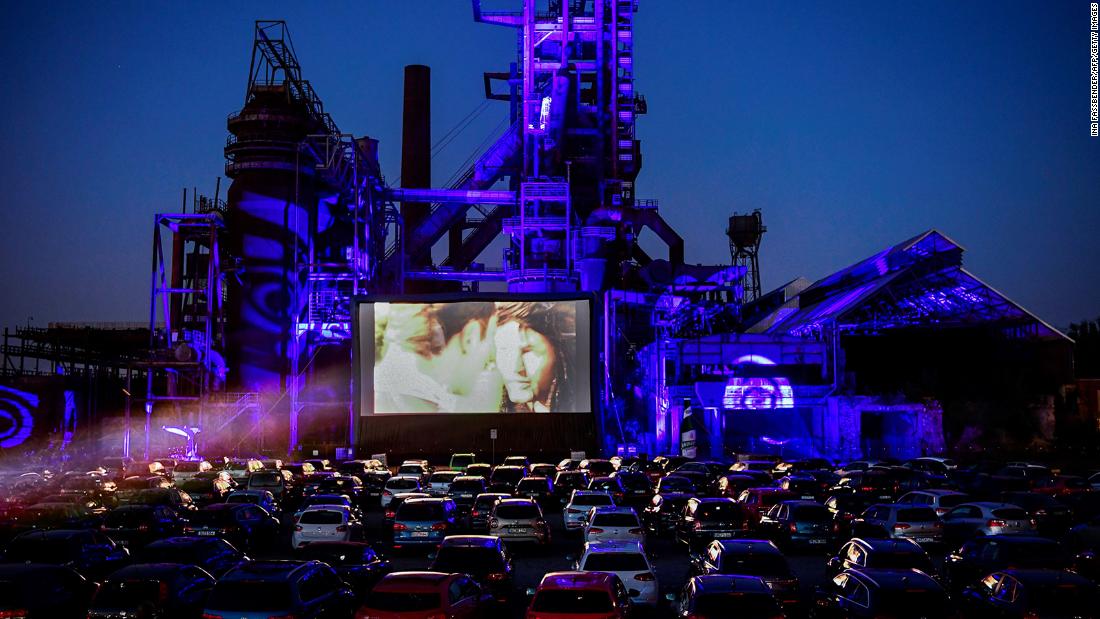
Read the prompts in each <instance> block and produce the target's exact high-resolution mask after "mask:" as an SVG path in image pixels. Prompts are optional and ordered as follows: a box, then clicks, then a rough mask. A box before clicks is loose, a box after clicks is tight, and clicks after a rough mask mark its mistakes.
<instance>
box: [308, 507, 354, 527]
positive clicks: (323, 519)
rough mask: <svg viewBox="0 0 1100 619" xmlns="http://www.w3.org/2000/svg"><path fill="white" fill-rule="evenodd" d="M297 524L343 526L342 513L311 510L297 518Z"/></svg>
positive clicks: (328, 510) (327, 510)
mask: <svg viewBox="0 0 1100 619" xmlns="http://www.w3.org/2000/svg"><path fill="white" fill-rule="evenodd" d="M298 524H344V512H338V511H335V510H330V509H311V510H309V511H307V512H305V513H304V514H302V516H301V517H300V518H298Z"/></svg>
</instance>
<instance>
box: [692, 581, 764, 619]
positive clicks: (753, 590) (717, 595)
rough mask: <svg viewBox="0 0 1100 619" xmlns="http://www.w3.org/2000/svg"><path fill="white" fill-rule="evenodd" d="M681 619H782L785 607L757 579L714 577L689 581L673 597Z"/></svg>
mask: <svg viewBox="0 0 1100 619" xmlns="http://www.w3.org/2000/svg"><path fill="white" fill-rule="evenodd" d="M670 601H671V602H673V611H674V612H675V614H676V617H677V618H678V619H725V618H727V617H739V618H743V619H777V618H782V617H784V616H785V615H784V614H783V608H782V606H780V604H779V601H778V600H776V599H775V595H773V594H772V590H771V588H769V587H768V585H767V583H765V582H764V580H763V579H761V578H760V577H758V576H736V575H732V574H711V575H707V576H695V577H693V578H691V579H690V580H688V582H687V584H686V585H684V588H683V589H682V590H681V592H680V595H679V596H672V598H671V599H670Z"/></svg>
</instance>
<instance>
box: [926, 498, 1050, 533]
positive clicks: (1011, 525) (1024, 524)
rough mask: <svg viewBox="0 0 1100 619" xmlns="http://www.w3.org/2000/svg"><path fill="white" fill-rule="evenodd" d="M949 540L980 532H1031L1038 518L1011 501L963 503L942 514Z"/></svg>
mask: <svg viewBox="0 0 1100 619" xmlns="http://www.w3.org/2000/svg"><path fill="white" fill-rule="evenodd" d="M943 526H944V534H945V536H946V538H947V540H948V541H951V542H961V541H965V540H968V539H970V538H972V537H975V536H978V535H1004V534H1006V533H1031V532H1033V531H1034V530H1035V521H1034V520H1032V519H1031V518H1030V517H1029V516H1028V515H1027V512H1026V511H1025V510H1024V509H1023V508H1022V507H1019V506H1017V505H1013V504H1011V503H993V502H976V503H963V504H962V505H959V506H957V507H955V508H954V509H952V510H951V511H949V512H947V513H946V514H944V515H943Z"/></svg>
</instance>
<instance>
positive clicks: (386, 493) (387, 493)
mask: <svg viewBox="0 0 1100 619" xmlns="http://www.w3.org/2000/svg"><path fill="white" fill-rule="evenodd" d="M382 494H383V495H385V496H393V493H392V492H390V491H389V490H383V491H382Z"/></svg>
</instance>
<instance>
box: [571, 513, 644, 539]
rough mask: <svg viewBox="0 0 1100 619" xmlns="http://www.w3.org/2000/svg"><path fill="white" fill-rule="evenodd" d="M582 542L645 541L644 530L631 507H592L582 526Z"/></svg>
mask: <svg viewBox="0 0 1100 619" xmlns="http://www.w3.org/2000/svg"><path fill="white" fill-rule="evenodd" d="M584 541H586V542H607V541H638V542H642V541H645V529H644V528H642V522H641V520H639V519H638V514H637V512H635V511H634V508H633V507H617V506H609V507H593V508H592V509H591V510H589V512H588V517H587V518H586V519H585V524H584Z"/></svg>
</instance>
